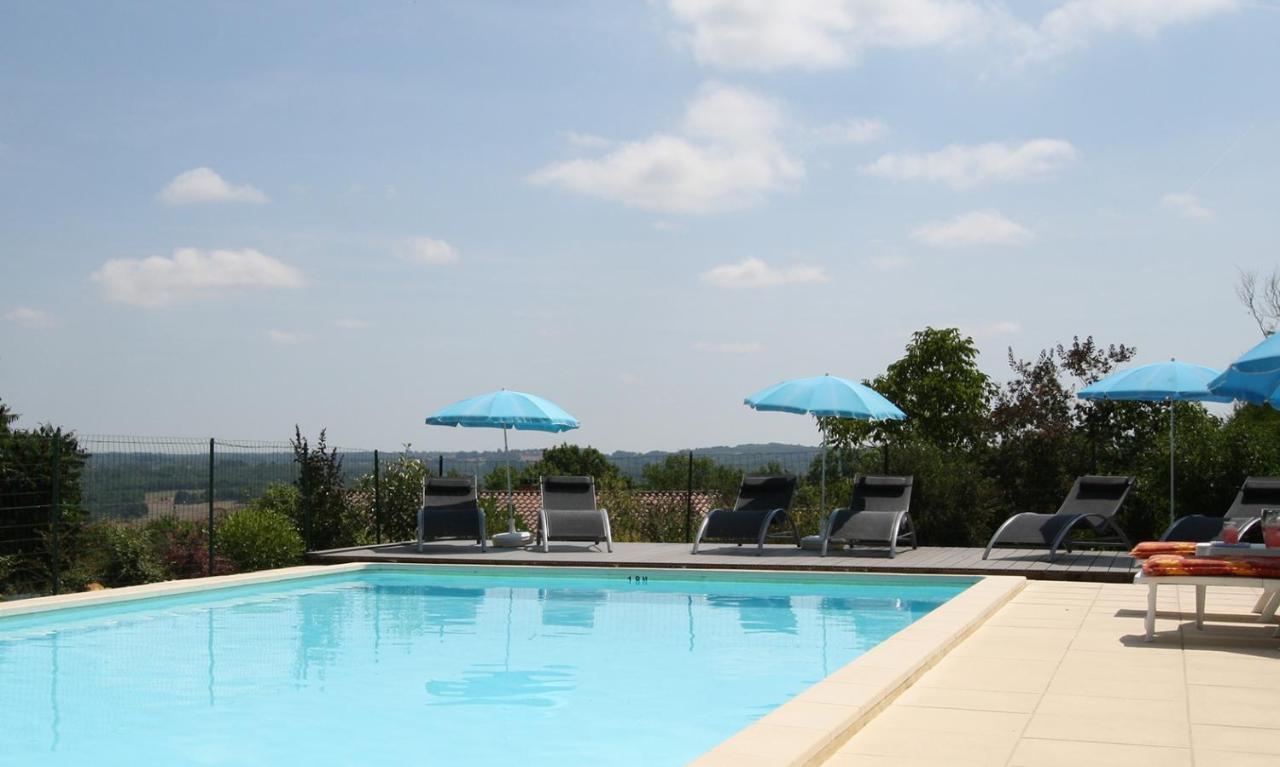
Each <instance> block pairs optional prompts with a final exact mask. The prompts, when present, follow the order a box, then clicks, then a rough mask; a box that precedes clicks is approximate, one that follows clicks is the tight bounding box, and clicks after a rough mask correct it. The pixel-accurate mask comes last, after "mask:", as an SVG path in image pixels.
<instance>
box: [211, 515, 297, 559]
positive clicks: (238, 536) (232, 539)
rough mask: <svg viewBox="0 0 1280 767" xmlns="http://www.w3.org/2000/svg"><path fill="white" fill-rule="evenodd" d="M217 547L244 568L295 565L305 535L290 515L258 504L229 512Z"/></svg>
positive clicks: (223, 522)
mask: <svg viewBox="0 0 1280 767" xmlns="http://www.w3.org/2000/svg"><path fill="white" fill-rule="evenodd" d="M214 547H215V550H216V551H218V552H219V553H220V554H222V555H224V556H226V557H227V558H228V559H230V560H231V562H232V564H234V565H235V568H236V569H237V570H240V571H243V572H248V571H253V570H270V569H272V568H276V567H288V566H290V565H296V564H298V563H299V562H300V561H301V560H302V554H303V544H302V536H301V535H299V534H298V531H297V530H296V529H295V528H294V526H293V523H292V522H290V521H289V518H288V517H286V516H285V515H283V514H280V513H278V512H275V511H270V510H267V509H261V508H255V507H246V508H243V509H240V510H239V511H235V512H232V513H231V514H228V515H227V516H226V518H225V519H223V520H222V524H221V525H219V526H218V528H217V536H216V538H215V542H214Z"/></svg>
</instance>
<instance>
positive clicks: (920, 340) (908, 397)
mask: <svg viewBox="0 0 1280 767" xmlns="http://www.w3.org/2000/svg"><path fill="white" fill-rule="evenodd" d="M869 385H870V386H871V388H873V389H875V390H876V391H878V392H880V393H881V394H883V395H884V396H885V397H887V398H888V399H889V401H890V402H893V403H894V404H895V405H897V406H898V407H899V408H900V409H901V410H902V411H903V412H904V413H906V414H907V420H905V421H878V422H874V423H867V422H863V421H855V420H850V419H843V418H823V419H820V421H821V424H822V426H823V427H824V428H825V429H826V430H827V433H828V437H829V439H830V440H831V441H832V443H833V444H837V445H841V446H845V447H850V446H853V445H857V444H862V443H864V442H865V441H867V440H868V439H872V440H875V441H880V442H883V441H894V440H897V439H902V438H904V437H909V438H913V439H922V440H924V441H926V442H928V443H930V444H933V445H936V446H938V447H942V448H958V447H964V448H970V449H975V448H980V447H982V446H983V445H985V444H986V441H987V431H988V428H987V417H988V415H989V410H990V406H989V402H990V399H991V397H992V396H993V394H994V392H995V387H994V385H993V384H992V383H991V379H990V378H988V377H987V374H986V373H983V372H982V370H981V369H979V368H978V347H977V346H975V345H974V343H973V339H972V338H969V337H968V336H964V335H961V333H960V331H959V330H957V329H956V328H942V329H936V328H925V329H924V330H921V331H918V332H916V333H914V334H912V336H911V341H910V342H908V343H907V348H906V353H905V354H904V355H903V356H902V358H901V359H899V360H898V361H897V362H894V363H893V364H891V365H890V366H889V368H888V369H887V370H886V371H885V373H884V374H883V375H880V376H877V377H876V378H875V379H874V380H872V381H871V382H870V384H869Z"/></svg>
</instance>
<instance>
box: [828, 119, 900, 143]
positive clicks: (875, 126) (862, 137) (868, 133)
mask: <svg viewBox="0 0 1280 767" xmlns="http://www.w3.org/2000/svg"><path fill="white" fill-rule="evenodd" d="M888 133H889V126H888V125H885V124H884V122H883V121H882V120H877V119H875V118H870V117H856V118H853V119H851V120H845V121H844V122H838V123H832V124H830V125H823V126H822V127H820V128H817V129H815V130H814V134H815V135H816V136H817V137H818V138H819V139H821V140H822V141H828V142H831V143H833V144H867V143H870V142H872V141H875V140H876V139H880V138H884V137H885V136H886V135H888Z"/></svg>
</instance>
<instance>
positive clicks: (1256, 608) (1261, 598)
mask: <svg viewBox="0 0 1280 767" xmlns="http://www.w3.org/2000/svg"><path fill="white" fill-rule="evenodd" d="M1274 596H1275V595H1274V594H1273V593H1272V592H1271V591H1268V590H1266V589H1263V591H1262V593H1261V594H1259V595H1258V601H1257V602H1254V603H1253V612H1255V613H1260V612H1262V611H1263V610H1265V609H1267V603H1268V602H1270V601H1271V600H1272V598H1274Z"/></svg>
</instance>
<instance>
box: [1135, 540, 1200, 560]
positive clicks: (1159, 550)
mask: <svg viewBox="0 0 1280 767" xmlns="http://www.w3.org/2000/svg"><path fill="white" fill-rule="evenodd" d="M1195 553H1196V544H1195V543H1194V542H1193V541H1143V542H1142V543H1139V544H1138V545H1137V546H1134V547H1133V551H1130V552H1129V556H1131V557H1133V558H1134V559H1146V558H1147V557H1154V556H1155V555H1157V554H1181V555H1184V556H1191V555H1192V554H1195Z"/></svg>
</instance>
